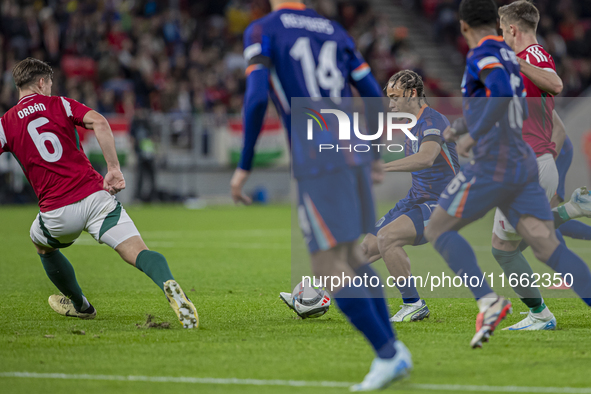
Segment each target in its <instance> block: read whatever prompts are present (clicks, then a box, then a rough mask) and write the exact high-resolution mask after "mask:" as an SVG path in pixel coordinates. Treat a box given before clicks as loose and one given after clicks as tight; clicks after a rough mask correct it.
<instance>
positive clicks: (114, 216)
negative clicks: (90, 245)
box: [0, 58, 199, 328]
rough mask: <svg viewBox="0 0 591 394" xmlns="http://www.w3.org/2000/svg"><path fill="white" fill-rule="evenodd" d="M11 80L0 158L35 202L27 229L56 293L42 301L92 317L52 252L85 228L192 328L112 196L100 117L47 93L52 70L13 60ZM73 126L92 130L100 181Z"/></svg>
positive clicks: (108, 149)
mask: <svg viewBox="0 0 591 394" xmlns="http://www.w3.org/2000/svg"><path fill="white" fill-rule="evenodd" d="M12 75H13V78H14V82H15V84H16V86H17V88H18V90H19V101H18V103H17V104H16V105H15V106H14V107H12V108H11V109H10V110H8V112H6V114H5V115H4V116H3V117H2V119H0V154H2V153H3V152H10V153H12V154H13V155H14V157H15V158H16V159H17V160H18V162H19V163H20V165H21V167H22V168H23V171H24V173H25V175H26V177H27V179H28V180H29V182H30V183H31V185H32V186H33V189H34V190H35V193H36V194H37V197H39V208H40V212H39V214H38V215H37V219H36V220H35V221H34V222H33V225H32V226H31V239H32V241H33V243H34V244H35V247H36V248H37V253H39V257H40V258H41V262H42V263H43V268H44V269H45V272H46V273H47V276H48V277H49V279H50V280H51V281H52V282H53V284H54V285H55V286H56V287H57V288H58V289H59V290H60V291H61V293H62V294H61V295H52V296H50V297H49V305H50V306H51V308H52V309H53V310H54V311H56V312H57V313H59V314H61V315H64V316H71V317H78V318H81V319H94V318H95V316H96V310H95V309H94V307H93V306H92V305H91V304H90V303H89V302H88V300H87V299H86V297H85V296H84V294H83V293H82V289H81V288H80V286H79V285H78V282H77V280H76V275H75V273H74V268H73V267H72V265H71V264H70V262H69V261H68V259H67V258H66V257H65V256H64V255H63V254H62V252H61V251H60V249H62V248H67V247H68V246H70V245H72V244H73V243H74V241H76V239H77V238H78V237H79V236H80V233H81V232H82V231H86V232H88V233H89V234H90V235H92V237H93V238H94V239H95V240H96V241H98V242H99V243H105V244H107V245H109V246H110V247H111V248H113V249H115V251H116V252H117V253H119V255H120V256H121V257H122V258H123V260H125V261H126V262H127V263H129V264H131V265H133V266H135V267H137V268H138V269H139V270H140V271H142V272H144V273H145V274H146V275H148V276H149V277H150V279H152V280H153V281H154V283H156V284H157V285H158V287H160V289H162V290H163V291H164V294H165V295H166V297H167V298H168V301H169V303H170V306H171V308H172V309H173V310H174V312H175V313H176V315H177V317H178V319H179V321H180V322H181V324H182V325H183V327H185V328H194V327H197V326H198V325H199V320H198V317H197V311H196V310H195V306H193V304H192V303H191V301H189V300H188V299H187V297H186V296H185V293H184V292H183V291H182V289H181V287H180V286H179V284H178V283H177V282H176V281H175V280H174V278H173V276H172V274H171V273H170V269H169V268H168V263H167V262H166V259H165V258H164V256H162V255H161V254H160V253H158V252H154V251H151V250H148V248H147V247H146V244H144V241H143V240H142V237H141V236H140V233H139V232H138V230H137V229H136V227H135V225H134V223H133V221H132V220H131V218H130V217H129V215H128V214H127V212H126V211H125V209H123V207H122V206H121V204H120V203H119V202H117V200H116V199H115V197H114V196H112V195H113V194H116V193H118V192H120V191H121V190H123V189H125V180H124V179H123V174H122V173H121V170H120V168H119V160H118V159H117V152H116V151H115V141H114V139H113V133H112V132H111V127H110V126H109V123H108V122H107V120H106V119H105V118H104V117H103V116H102V115H100V114H99V113H98V112H96V111H93V110H92V109H90V108H88V107H86V106H85V105H83V104H80V103H79V102H77V101H75V100H72V99H69V98H66V97H58V96H51V86H52V84H53V81H52V78H53V71H52V69H51V67H50V66H49V65H47V64H46V63H44V62H42V61H40V60H37V59H33V58H27V59H25V60H23V61H21V62H19V63H18V64H17V65H16V66H15V67H14V70H13V72H12ZM76 126H82V127H85V128H87V129H90V130H93V131H94V133H95V135H96V138H97V140H98V142H99V144H100V146H101V149H102V151H103V155H104V157H105V161H106V162H107V167H108V172H107V175H105V177H104V179H103V177H102V176H101V175H100V174H99V173H97V172H96V171H95V170H94V169H93V168H92V166H91V165H90V162H89V161H88V158H87V157H86V155H85V154H84V151H83V150H82V147H81V146H80V140H79V138H78V132H77V131H76Z"/></svg>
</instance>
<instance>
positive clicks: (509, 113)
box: [425, 0, 591, 348]
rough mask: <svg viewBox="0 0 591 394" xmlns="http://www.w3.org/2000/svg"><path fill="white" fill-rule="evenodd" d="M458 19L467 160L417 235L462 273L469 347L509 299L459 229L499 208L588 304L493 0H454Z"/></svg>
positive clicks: (582, 267) (584, 277) (585, 276)
mask: <svg viewBox="0 0 591 394" xmlns="http://www.w3.org/2000/svg"><path fill="white" fill-rule="evenodd" d="M459 18H460V30H461V32H462V35H463V36H464V37H465V39H466V41H467V43H468V46H469V47H470V52H468V56H467V59H466V70H465V72H464V78H463V82H462V94H463V96H464V105H463V112H464V119H465V120H466V125H467V128H466V129H464V130H465V131H468V134H466V135H464V136H463V137H462V138H461V139H460V140H459V141H458V143H457V146H456V149H457V151H458V153H459V154H461V155H463V156H466V157H467V156H468V155H469V152H470V150H471V149H472V148H473V147H474V158H473V160H472V161H471V162H470V164H468V165H466V166H465V167H464V168H463V169H462V171H461V172H459V173H458V175H456V177H455V178H454V179H453V180H452V181H451V182H450V184H449V185H448V186H447V188H446V189H445V191H444V192H443V193H442V194H441V197H440V199H439V203H438V206H437V207H436V208H435V211H434V212H433V214H432V215H431V220H430V222H429V224H428V225H427V228H426V229H425V236H426V238H427V239H428V240H429V242H431V244H432V245H433V247H434V248H435V249H436V250H437V251H438V252H439V253H440V254H441V256H442V257H443V258H444V259H445V261H446V262H447V263H448V265H449V267H450V268H451V269H452V270H453V271H454V272H455V273H456V274H457V275H458V276H462V277H466V278H468V280H466V285H467V286H468V287H469V288H470V290H471V291H472V293H473V294H474V297H475V298H476V300H477V303H478V307H479V310H480V313H479V314H478V316H477V319H476V334H475V335H474V337H473V338H472V341H471V342H470V345H471V346H472V347H473V348H475V347H481V346H482V342H483V341H487V340H488V338H489V337H490V335H491V334H492V333H493V332H494V330H495V328H496V327H497V326H498V325H499V323H500V322H501V321H502V320H503V319H504V318H505V317H506V315H507V313H510V312H511V303H510V302H509V301H508V300H507V299H505V298H504V297H502V296H498V295H497V294H496V293H495V292H494V291H493V290H492V289H491V287H490V286H489V285H488V283H487V281H486V280H485V279H484V274H483V273H482V271H481V270H480V267H479V266H478V263H477V261H476V256H475V254H474V251H473V249H472V247H471V246H470V244H468V242H467V241H466V240H465V239H464V238H463V237H462V236H461V235H460V234H459V233H458V231H459V230H460V229H461V228H463V227H465V226H466V225H468V224H469V223H471V222H473V221H475V220H477V219H480V218H481V217H482V216H484V215H485V214H486V213H487V212H488V211H490V210H491V209H492V208H495V207H499V208H500V209H501V211H502V212H503V214H505V216H506V217H507V219H508V223H510V224H511V225H512V226H513V227H514V228H515V229H516V230H517V233H518V234H519V235H521V236H522V237H523V239H524V240H525V241H526V242H527V243H528V244H529V245H530V246H531V248H532V251H533V253H534V255H535V256H536V258H538V259H539V260H540V261H542V262H544V263H546V264H547V265H548V266H549V267H551V268H552V269H554V270H555V271H557V272H559V273H562V274H563V275H564V274H566V273H569V274H571V275H572V277H573V288H574V290H575V292H576V293H577V294H578V295H579V296H580V297H581V298H582V299H583V300H584V302H585V303H587V305H591V272H589V267H588V266H587V265H586V264H585V262H584V261H583V260H581V258H579V257H578V256H577V255H575V254H574V253H573V252H572V251H570V250H569V249H568V248H567V247H566V246H565V245H564V244H562V243H560V242H559V241H558V239H557V238H556V235H555V232H554V223H553V215H552V211H551V210H550V204H549V202H548V199H547V198H546V193H545V191H544V189H542V187H541V186H540V183H539V181H538V166H537V163H536V159H535V154H534V152H533V151H532V149H531V148H530V147H529V145H527V144H526V143H525V142H524V141H523V139H522V137H521V127H522V121H523V115H524V111H525V108H523V105H524V102H523V101H524V100H522V99H521V98H522V97H524V96H525V95H524V85H523V81H522V79H521V76H520V74H519V63H518V61H517V58H516V56H515V53H514V52H513V51H512V50H511V48H509V46H508V45H507V44H506V43H505V42H504V41H503V39H502V38H501V37H498V36H497V35H496V31H497V30H496V29H497V6H496V4H495V2H494V1H493V0H462V2H461V3H460V10H459ZM464 130H462V131H464ZM457 132H458V130H457V129H452V128H448V129H446V131H445V132H444V137H445V138H446V140H456V139H457V138H458V136H459V135H458V134H456V133H457ZM473 278H475V279H476V280H473Z"/></svg>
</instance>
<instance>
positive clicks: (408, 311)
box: [390, 300, 431, 323]
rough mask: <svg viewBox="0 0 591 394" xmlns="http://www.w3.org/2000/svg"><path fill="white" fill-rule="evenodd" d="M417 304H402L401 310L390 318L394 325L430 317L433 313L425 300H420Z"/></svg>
mask: <svg viewBox="0 0 591 394" xmlns="http://www.w3.org/2000/svg"><path fill="white" fill-rule="evenodd" d="M416 304H418V305H415V304H402V305H400V310H399V311H398V312H397V313H396V314H395V315H394V316H392V317H391V318H390V321H391V322H393V323H400V322H409V321H419V320H423V319H426V318H427V317H429V315H430V314H431V312H430V311H429V308H428V307H427V304H426V303H425V300H419V301H418V302H416Z"/></svg>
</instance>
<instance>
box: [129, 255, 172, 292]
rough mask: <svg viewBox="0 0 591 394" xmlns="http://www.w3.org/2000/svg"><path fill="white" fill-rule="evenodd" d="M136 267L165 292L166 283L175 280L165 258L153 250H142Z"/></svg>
mask: <svg viewBox="0 0 591 394" xmlns="http://www.w3.org/2000/svg"><path fill="white" fill-rule="evenodd" d="M135 266H136V267H137V268H138V269H139V270H140V271H142V272H143V273H144V274H146V275H148V276H149V277H150V279H152V280H153V281H154V283H156V284H157V285H158V287H160V288H161V289H162V291H164V282H166V281H168V280H171V279H174V277H173V276H172V273H171V272H170V268H168V263H167V262H166V259H165V258H164V256H162V255H161V254H160V253H158V252H154V251H153V250H142V251H141V252H140V254H138V255H137V259H136V260H135Z"/></svg>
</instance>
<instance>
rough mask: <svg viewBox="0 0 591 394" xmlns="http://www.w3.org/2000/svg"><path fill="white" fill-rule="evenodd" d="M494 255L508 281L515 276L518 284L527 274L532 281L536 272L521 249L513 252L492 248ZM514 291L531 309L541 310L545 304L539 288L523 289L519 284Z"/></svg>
mask: <svg viewBox="0 0 591 394" xmlns="http://www.w3.org/2000/svg"><path fill="white" fill-rule="evenodd" d="M492 254H493V256H495V259H496V260H497V262H498V263H499V265H500V266H501V268H502V269H503V271H504V272H505V276H506V277H507V279H509V277H510V275H511V274H515V275H513V278H515V276H517V280H518V282H520V281H519V278H520V276H521V275H522V274H526V275H527V277H528V279H531V277H532V274H533V273H534V272H533V270H532V269H531V267H530V265H529V263H528V262H527V260H526V259H525V257H524V256H523V253H521V250H519V248H517V249H516V250H514V251H512V252H505V251H503V250H499V249H496V248H492ZM513 290H515V293H517V295H518V296H519V297H520V298H521V301H522V302H523V303H524V304H525V305H527V306H528V308H530V309H532V308H539V307H540V306H541V305H543V304H544V301H543V300H542V294H541V293H540V290H538V288H537V287H522V286H521V284H518V285H517V286H515V287H514V288H513ZM542 310H543V308H542Z"/></svg>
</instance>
